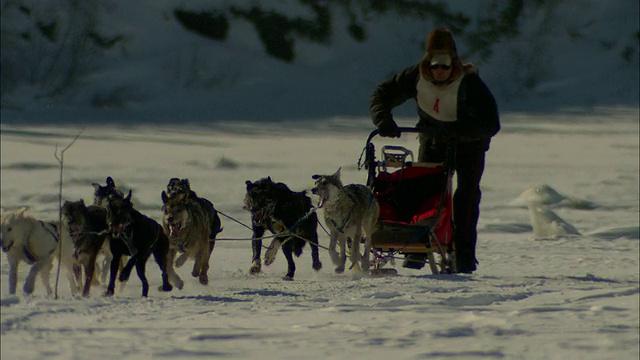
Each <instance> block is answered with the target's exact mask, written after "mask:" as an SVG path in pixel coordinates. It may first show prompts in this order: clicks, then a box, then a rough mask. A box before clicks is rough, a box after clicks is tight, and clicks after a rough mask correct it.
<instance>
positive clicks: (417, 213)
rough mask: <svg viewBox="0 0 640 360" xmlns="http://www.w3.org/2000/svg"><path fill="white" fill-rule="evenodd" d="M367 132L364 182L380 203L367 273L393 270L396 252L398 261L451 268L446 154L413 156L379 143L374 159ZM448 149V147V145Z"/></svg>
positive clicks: (450, 173)
mask: <svg viewBox="0 0 640 360" xmlns="http://www.w3.org/2000/svg"><path fill="white" fill-rule="evenodd" d="M400 131H401V133H419V132H420V131H419V130H418V129H416V128H404V127H403V128H400ZM376 135H378V130H374V131H373V132H371V134H370V135H369V137H368V139H367V143H366V146H365V149H364V157H365V159H364V160H365V161H364V164H360V165H361V166H363V167H364V168H365V169H366V170H367V186H368V187H369V188H370V189H371V190H372V191H373V193H374V195H375V198H376V199H377V201H378V203H379V204H380V217H379V224H378V227H377V228H376V230H375V231H374V232H373V234H371V237H372V251H373V253H374V257H373V261H372V268H371V273H372V275H376V274H380V275H392V274H397V271H396V270H395V269H394V268H390V267H386V268H385V267H384V266H385V265H386V264H388V263H391V264H392V265H393V264H395V259H396V258H397V257H398V256H399V255H404V264H403V266H404V267H408V268H414V269H420V268H422V267H423V266H425V265H426V264H428V265H429V267H430V269H431V272H432V273H433V274H441V273H451V272H453V271H454V269H453V266H454V265H453V264H454V261H453V256H454V249H453V201H452V179H453V173H454V171H453V167H452V165H451V164H452V161H451V159H450V156H447V157H446V158H447V159H445V160H444V161H443V162H440V163H432V162H418V161H415V160H416V159H417V158H416V159H414V155H413V152H412V151H411V150H409V149H407V148H405V147H401V146H394V145H384V146H382V147H381V148H380V155H381V157H380V158H379V159H377V158H376V148H375V146H374V144H373V143H372V140H373V138H374V137H375V136H376ZM448 153H451V152H450V151H448Z"/></svg>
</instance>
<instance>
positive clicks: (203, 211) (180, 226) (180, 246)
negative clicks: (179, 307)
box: [162, 178, 222, 285]
mask: <svg viewBox="0 0 640 360" xmlns="http://www.w3.org/2000/svg"><path fill="white" fill-rule="evenodd" d="M176 180H177V181H176ZM168 194H171V195H168ZM162 203H163V204H164V205H163V206H162V212H163V216H162V227H163V229H164V232H165V234H166V235H167V236H168V237H169V243H170V249H169V259H170V261H173V259H174V258H175V255H176V252H178V251H179V252H181V253H182V255H180V256H179V257H178V259H177V260H176V263H175V265H176V267H180V266H182V265H183V264H184V262H185V261H186V260H187V259H188V258H194V259H195V264H194V265H193V270H192V271H191V275H192V276H193V277H197V278H198V281H200V283H201V284H203V285H206V284H208V283H209V276H208V274H207V271H208V270H209V259H210V258H211V253H212V252H213V248H214V246H215V238H216V235H217V234H218V233H219V232H220V231H222V230H221V228H220V218H219V217H218V212H217V211H216V210H215V209H214V208H213V204H212V203H211V202H210V201H209V200H207V199H204V198H200V197H198V196H197V195H196V193H195V192H193V191H191V188H190V186H189V180H187V179H182V180H179V179H177V178H173V179H171V180H170V181H169V185H168V186H167V192H165V191H163V192H162Z"/></svg>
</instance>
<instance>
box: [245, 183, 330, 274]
mask: <svg viewBox="0 0 640 360" xmlns="http://www.w3.org/2000/svg"><path fill="white" fill-rule="evenodd" d="M246 186H247V193H246V196H245V204H244V209H245V210H248V211H250V212H251V225H252V228H253V237H252V239H253V241H252V247H253V259H252V266H251V269H250V270H249V272H250V273H251V274H257V273H259V272H260V271H261V270H262V264H261V262H260V253H261V251H262V236H263V235H264V232H265V230H269V231H270V232H271V233H272V234H274V235H276V236H275V237H274V239H273V241H272V242H271V245H270V246H269V248H268V250H267V253H266V254H265V257H264V258H265V260H264V262H265V265H267V266H268V265H271V263H273V261H274V260H275V257H276V254H277V252H278V248H280V247H282V252H283V253H284V256H285V257H286V258H287V265H288V268H287V274H286V275H285V276H284V278H283V279H284V280H293V276H294V275H295V271H296V264H295V263H294V261H293V255H292V254H295V255H296V256H297V257H299V256H300V254H302V248H303V247H304V245H305V243H306V242H307V241H308V242H309V245H310V246H311V258H312V259H313V269H315V270H316V271H317V270H320V269H321V268H322V263H321V262H320V258H319V256H318V233H317V226H318V216H317V215H316V213H315V212H312V211H311V199H310V198H309V197H308V196H307V195H306V194H305V193H304V192H294V191H291V190H290V189H289V188H288V187H287V185H285V184H283V183H275V182H273V181H272V180H271V178H270V177H267V178H263V179H260V180H258V181H255V182H251V181H247V182H246Z"/></svg>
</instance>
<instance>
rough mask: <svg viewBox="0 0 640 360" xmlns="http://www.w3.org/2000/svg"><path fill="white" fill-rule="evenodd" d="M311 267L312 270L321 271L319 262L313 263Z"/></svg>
mask: <svg viewBox="0 0 640 360" xmlns="http://www.w3.org/2000/svg"><path fill="white" fill-rule="evenodd" d="M312 267H313V270H315V271H318V270H320V269H322V263H321V262H320V260H318V261H314V262H313V265H312Z"/></svg>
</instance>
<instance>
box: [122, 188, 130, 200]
mask: <svg viewBox="0 0 640 360" xmlns="http://www.w3.org/2000/svg"><path fill="white" fill-rule="evenodd" d="M124 200H125V201H128V202H131V189H129V194H128V195H127V197H126V198H124Z"/></svg>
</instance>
